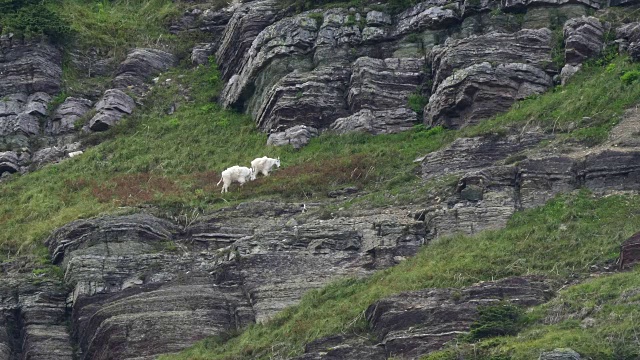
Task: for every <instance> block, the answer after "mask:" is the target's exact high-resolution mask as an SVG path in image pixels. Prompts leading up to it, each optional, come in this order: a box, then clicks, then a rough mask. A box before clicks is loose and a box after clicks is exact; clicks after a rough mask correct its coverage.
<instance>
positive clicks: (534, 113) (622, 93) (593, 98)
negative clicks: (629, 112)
mask: <svg viewBox="0 0 640 360" xmlns="http://www.w3.org/2000/svg"><path fill="white" fill-rule="evenodd" d="M612 64H614V65H613V66H611V67H609V69H612V70H610V71H606V69H607V68H606V66H598V65H587V66H585V68H584V69H583V70H582V71H580V72H578V73H577V74H576V75H575V76H574V77H573V78H572V79H571V80H570V81H569V83H568V84H566V85H565V86H558V87H555V88H553V89H552V90H551V91H549V92H547V93H545V94H543V95H538V96H532V97H530V98H528V99H525V100H523V101H520V102H518V103H516V104H515V105H514V106H513V107H512V109H511V110H510V111H509V112H507V113H504V114H502V115H498V116H496V117H495V118H493V119H491V120H488V121H484V122H482V123H481V124H479V125H478V126H475V127H472V128H468V129H465V130H463V133H464V134H465V135H468V136H474V135H479V134H487V133H494V132H496V131H501V130H502V131H504V129H507V128H518V129H522V128H523V126H528V127H530V128H532V127H534V126H541V127H543V128H544V129H546V130H547V131H549V132H553V133H557V134H561V138H564V139H566V140H567V141H579V142H582V143H585V144H587V145H595V144H598V143H601V142H602V141H604V140H606V138H607V136H608V133H609V131H610V130H611V128H612V127H613V126H615V125H616V124H617V123H618V121H619V120H620V116H621V115H622V113H623V112H624V110H626V109H627V108H629V107H631V106H632V105H635V104H636V103H637V102H638V99H640V82H637V81H635V82H633V81H632V82H629V83H628V84H627V83H625V82H624V81H622V80H621V79H620V77H621V76H623V74H625V73H627V72H631V71H634V70H638V64H634V63H631V62H630V61H629V60H628V59H627V58H624V57H617V58H616V59H614V61H613V62H612ZM604 65H607V64H604ZM496 129H498V130H496Z"/></svg>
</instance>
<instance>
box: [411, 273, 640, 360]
mask: <svg viewBox="0 0 640 360" xmlns="http://www.w3.org/2000/svg"><path fill="white" fill-rule="evenodd" d="M639 290H640V269H638V270H636V271H633V272H627V273H621V274H615V275H611V276H604V277H601V278H597V279H592V280H589V281H586V282H584V283H582V284H579V285H576V286H572V287H569V288H568V289H566V290H563V291H561V292H560V293H559V294H558V296H557V297H556V298H555V299H553V300H552V301H550V302H549V303H547V304H544V305H541V306H538V307H536V308H534V309H533V310H532V311H531V312H530V313H529V314H528V315H527V317H528V318H529V325H528V326H527V328H525V329H524V330H523V331H521V332H520V333H519V334H518V335H517V336H504V337H497V338H493V339H490V340H485V341H481V342H479V343H476V344H473V345H466V344H459V345H458V346H457V348H454V347H451V348H449V349H446V350H443V351H440V352H438V353H435V354H432V355H430V356H426V357H424V358H423V359H424V360H435V359H440V360H445V359H450V360H454V359H459V358H464V359H495V358H508V359H513V360H520V359H522V360H525V359H536V358H538V356H539V355H540V353H541V352H542V351H550V350H553V349H555V348H572V349H573V350H575V351H577V352H578V353H580V354H581V355H582V356H583V358H592V359H599V360H600V359H602V360H622V359H638V358H639V357H640V323H639V322H638V318H640V308H639V307H638V301H639V300H640V295H639ZM585 318H591V319H592V320H591V323H592V324H591V325H590V326H581V323H582V320H583V319H585Z"/></svg>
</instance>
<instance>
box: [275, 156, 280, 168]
mask: <svg viewBox="0 0 640 360" xmlns="http://www.w3.org/2000/svg"><path fill="white" fill-rule="evenodd" d="M276 166H277V167H280V156H278V158H277V159H276Z"/></svg>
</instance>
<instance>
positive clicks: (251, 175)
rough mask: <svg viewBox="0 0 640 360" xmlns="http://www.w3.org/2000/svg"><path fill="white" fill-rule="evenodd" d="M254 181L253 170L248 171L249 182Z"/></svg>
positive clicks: (254, 173)
mask: <svg viewBox="0 0 640 360" xmlns="http://www.w3.org/2000/svg"><path fill="white" fill-rule="evenodd" d="M255 179H256V172H255V171H253V168H251V169H250V170H249V180H251V181H253V180H255Z"/></svg>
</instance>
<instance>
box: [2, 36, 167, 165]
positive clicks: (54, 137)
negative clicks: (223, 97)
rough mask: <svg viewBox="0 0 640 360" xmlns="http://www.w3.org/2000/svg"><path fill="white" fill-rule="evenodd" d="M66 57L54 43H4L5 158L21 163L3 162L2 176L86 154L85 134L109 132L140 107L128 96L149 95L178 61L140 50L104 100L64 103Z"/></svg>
mask: <svg viewBox="0 0 640 360" xmlns="http://www.w3.org/2000/svg"><path fill="white" fill-rule="evenodd" d="M76 55H77V54H76ZM71 56H72V57H73V56H75V55H74V54H71ZM61 57H62V56H61V54H60V50H59V49H58V48H56V47H54V46H52V45H50V44H46V43H30V42H23V41H17V40H16V41H14V40H12V38H10V37H9V36H8V35H3V36H2V39H0V76H1V77H2V81H1V82H0V83H1V84H0V96H1V97H2V99H0V150H3V151H4V152H6V154H5V156H4V157H5V158H6V157H7V156H9V155H7V154H13V155H11V156H12V157H15V158H17V159H18V161H8V160H5V161H3V163H4V165H3V166H2V169H4V170H2V171H0V175H2V174H3V173H13V172H21V173H24V172H26V171H29V170H31V169H35V168H37V167H39V166H42V165H45V164H47V163H52V162H58V161H60V160H62V159H64V158H65V157H66V156H67V154H69V153H70V152H73V151H77V150H80V149H81V148H82V147H83V146H82V144H80V143H78V140H77V136H76V135H77V134H78V133H79V132H81V131H84V132H90V131H104V130H107V129H109V128H110V127H111V126H113V125H115V124H116V123H117V122H118V121H119V120H120V119H121V118H122V117H123V116H125V115H129V114H131V113H132V112H133V110H134V108H135V106H136V105H135V101H134V99H133V98H132V97H131V96H129V95H128V94H127V93H129V94H132V95H133V96H136V97H140V96H144V95H145V94H146V92H148V90H149V83H150V82H151V78H152V77H153V76H156V75H158V74H159V73H161V72H163V71H166V70H168V69H169V68H171V67H173V66H174V65H175V63H176V59H175V57H174V56H173V55H172V54H170V53H168V52H165V51H162V50H158V49H146V48H145V49H134V50H132V51H131V52H130V53H129V54H128V56H127V58H126V59H125V60H124V61H123V62H122V64H120V66H119V68H118V69H117V71H116V72H115V73H114V74H113V75H114V76H115V77H114V79H113V86H114V87H115V88H114V89H108V90H106V91H105V92H104V93H103V94H102V96H101V97H100V98H99V99H98V101H95V100H96V99H95V98H94V97H93V95H94V94H93V91H89V92H90V93H91V94H87V97H89V99H87V98H83V97H67V98H64V99H62V100H63V101H62V102H61V103H59V104H58V103H57V101H59V100H60V99H58V98H56V99H55V101H53V100H54V96H55V95H56V94H57V93H59V91H60V86H61V76H62V69H61V62H62V60H61ZM71 60H72V62H73V63H74V64H76V62H75V60H74V58H72V59H71ZM85 63H86V61H84V62H80V63H78V64H77V66H80V67H82V66H84V65H86V64H85ZM87 66H89V65H87ZM91 66H92V65H91ZM93 74H94V75H95V74H96V73H95V72H94V73H93ZM103 75H110V74H106V73H105V74H103ZM99 94H100V92H98V96H99ZM58 96H60V95H58ZM91 99H94V100H91ZM52 103H55V104H58V105H57V106H51V104H52ZM9 163H11V164H12V165H9Z"/></svg>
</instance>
